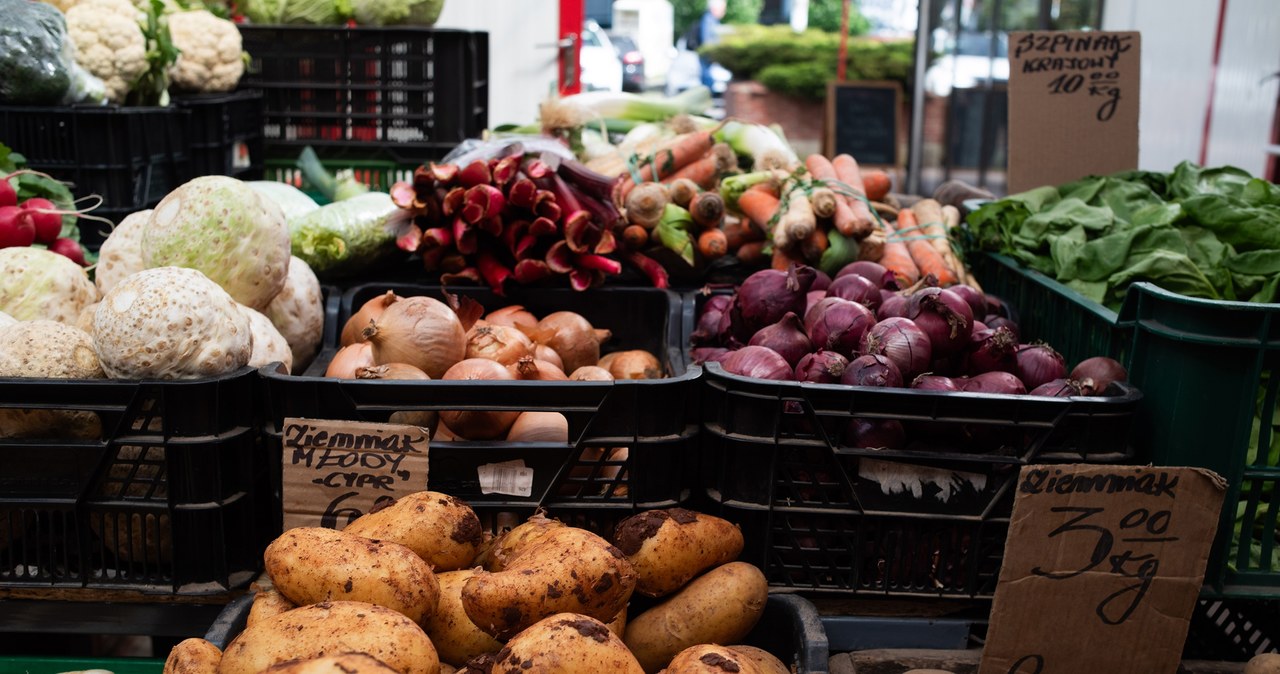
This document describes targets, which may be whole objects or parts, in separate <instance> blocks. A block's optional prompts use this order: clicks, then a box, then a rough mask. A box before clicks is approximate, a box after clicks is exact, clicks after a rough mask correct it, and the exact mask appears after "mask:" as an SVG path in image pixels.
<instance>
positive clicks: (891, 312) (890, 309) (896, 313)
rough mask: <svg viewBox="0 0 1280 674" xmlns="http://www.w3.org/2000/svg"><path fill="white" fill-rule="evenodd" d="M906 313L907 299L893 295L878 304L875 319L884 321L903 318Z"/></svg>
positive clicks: (896, 294)
mask: <svg viewBox="0 0 1280 674" xmlns="http://www.w3.org/2000/svg"><path fill="white" fill-rule="evenodd" d="M906 313H907V298H905V297H903V296H902V295H899V294H898V293H894V294H893V297H885V298H883V299H882V301H881V302H880V308H879V309H877V310H876V318H879V319H880V320H882V321H883V320H884V319H886V318H894V317H905V316H906Z"/></svg>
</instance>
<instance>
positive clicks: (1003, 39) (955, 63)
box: [924, 31, 1009, 96]
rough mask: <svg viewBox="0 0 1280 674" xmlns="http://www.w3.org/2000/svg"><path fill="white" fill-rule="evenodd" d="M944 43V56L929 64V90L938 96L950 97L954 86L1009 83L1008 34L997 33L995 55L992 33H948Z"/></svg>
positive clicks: (942, 41)
mask: <svg viewBox="0 0 1280 674" xmlns="http://www.w3.org/2000/svg"><path fill="white" fill-rule="evenodd" d="M940 44H942V45H943V49H942V52H943V54H944V55H943V56H942V57H941V58H939V59H938V60H937V61H935V62H934V63H933V65H931V66H929V70H928V71H927V72H926V73H925V76H924V88H925V91H928V92H929V93H931V94H933V95H934V96H948V95H950V94H951V90H952V89H953V88H955V89H972V88H974V87H976V86H979V85H982V84H985V83H986V82H988V81H990V82H992V83H993V84H1007V83H1008V82H1009V37H1008V35H1005V34H1003V33H1001V34H1000V35H998V36H997V38H996V44H995V53H994V54H992V53H991V51H992V50H991V33H979V32H970V31H966V32H963V33H960V37H959V38H958V39H956V38H952V37H951V36H949V35H948V36H945V37H944V38H943V39H942V40H941V41H940Z"/></svg>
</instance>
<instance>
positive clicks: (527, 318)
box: [484, 304, 538, 328]
mask: <svg viewBox="0 0 1280 674" xmlns="http://www.w3.org/2000/svg"><path fill="white" fill-rule="evenodd" d="M484 320H485V321H487V322H488V323H489V324H491V325H505V326H507V327H509V328H516V327H519V326H521V325H523V326H525V327H527V328H532V327H536V326H537V325H538V319H537V318H535V317H534V315H533V314H531V313H529V311H528V310H527V309H525V308H524V307H522V306H520V305H519V304H513V305H511V306H509V307H503V308H501V309H496V310H494V311H491V312H489V315H488V316H485V317H484Z"/></svg>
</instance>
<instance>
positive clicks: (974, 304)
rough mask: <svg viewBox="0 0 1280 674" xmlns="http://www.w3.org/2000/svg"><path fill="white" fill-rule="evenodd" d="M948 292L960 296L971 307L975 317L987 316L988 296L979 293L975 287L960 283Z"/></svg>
mask: <svg viewBox="0 0 1280 674" xmlns="http://www.w3.org/2000/svg"><path fill="white" fill-rule="evenodd" d="M947 290H950V291H951V292H953V293H955V294H957V295H959V296H960V299H962V300H964V301H965V302H966V303H967V304H968V305H969V310H970V311H972V312H973V315H974V316H986V315H987V312H988V309H987V296H986V295H983V294H982V293H981V292H978V290H977V289H976V288H974V287H973V286H967V285H965V284H963V283H958V284H956V285H953V286H951V287H949V288H947Z"/></svg>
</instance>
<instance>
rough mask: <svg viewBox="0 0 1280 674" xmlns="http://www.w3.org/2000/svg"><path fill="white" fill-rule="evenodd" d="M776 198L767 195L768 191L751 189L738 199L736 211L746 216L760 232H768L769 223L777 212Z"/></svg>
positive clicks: (777, 202)
mask: <svg viewBox="0 0 1280 674" xmlns="http://www.w3.org/2000/svg"><path fill="white" fill-rule="evenodd" d="M779 203H780V202H779V201H778V197H777V196H775V195H772V194H769V192H768V190H763V189H757V188H755V187H752V188H751V189H749V190H747V191H746V192H743V193H742V196H740V197H738V210H740V211H742V214H743V215H745V216H747V219H749V220H750V221H751V223H752V224H754V225H755V226H757V227H759V228H760V229H762V230H768V229H769V226H770V221H771V220H773V216H774V215H775V214H776V213H777V212H778V207H779Z"/></svg>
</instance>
